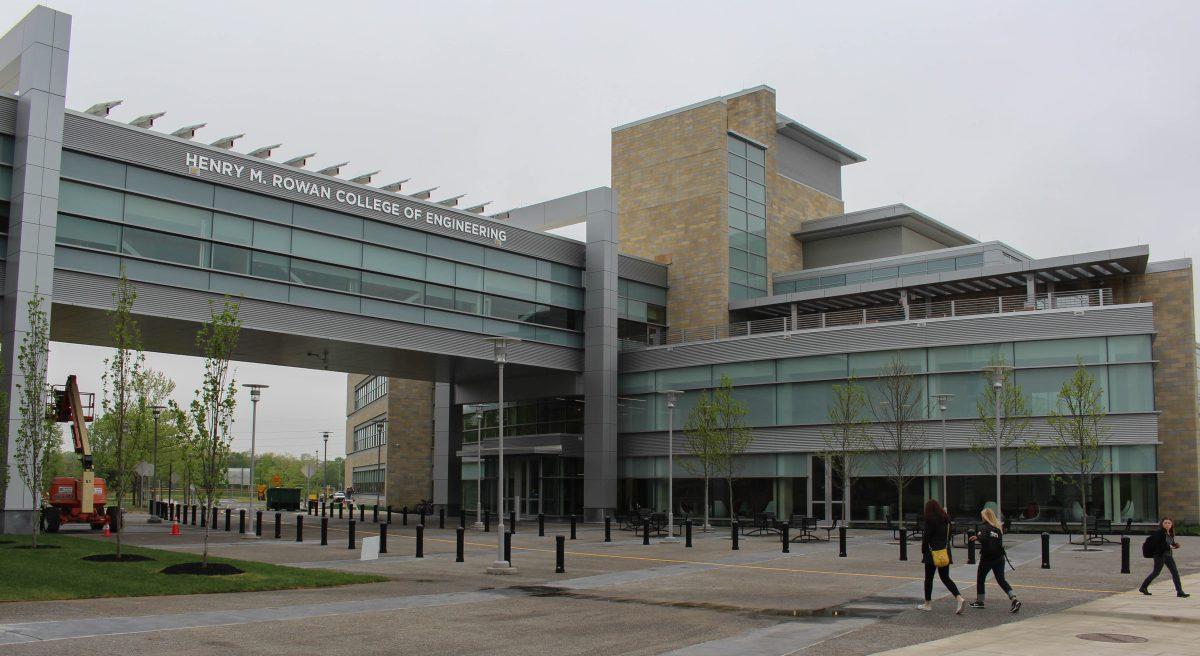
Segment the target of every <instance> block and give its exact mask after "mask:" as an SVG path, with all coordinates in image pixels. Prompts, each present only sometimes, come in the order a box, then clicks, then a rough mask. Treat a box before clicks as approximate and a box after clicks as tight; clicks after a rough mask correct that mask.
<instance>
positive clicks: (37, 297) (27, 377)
mask: <svg viewBox="0 0 1200 656" xmlns="http://www.w3.org/2000/svg"><path fill="white" fill-rule="evenodd" d="M44 303H46V298H45V296H43V295H42V294H41V293H39V292H38V290H37V288H36V287H35V288H34V290H33V295H31V296H30V297H29V301H28V302H27V304H26V317H27V319H28V322H29V326H28V332H26V333H25V335H24V337H22V338H21V345H20V347H19V348H18V350H17V374H18V376H19V379H18V380H19V381H20V382H18V383H17V384H16V385H15V387H16V390H17V395H18V397H17V402H18V403H19V404H20V405H19V406H18V407H17V410H18V415H19V417H18V421H17V439H16V445H15V446H16V449H17V453H16V464H17V474H18V475H19V476H20V477H21V482H23V483H24V484H25V486H26V487H28V488H29V491H30V493H31V494H32V495H33V511H34V515H35V516H34V518H33V522H31V524H32V527H31V532H32V539H33V547H34V548H35V549H36V548H37V546H38V543H37V538H38V530H39V529H40V528H41V524H42V522H41V518H40V517H39V516H38V515H39V514H40V513H41V511H42V490H44V489H45V487H46V483H47V482H48V481H47V480H46V475H47V473H50V471H51V468H52V467H53V464H52V460H53V459H54V457H55V455H56V454H57V453H58V450H59V447H60V446H61V442H62V434H61V433H60V432H59V431H58V430H57V427H56V426H55V425H54V416H53V414H51V412H50V407H49V404H48V403H47V397H48V395H49V392H50V388H49V386H48V385H47V383H46V361H47V359H48V357H49V355H50V317H49V316H48V315H47V314H46V310H45V307H44V305H43V304H44Z"/></svg>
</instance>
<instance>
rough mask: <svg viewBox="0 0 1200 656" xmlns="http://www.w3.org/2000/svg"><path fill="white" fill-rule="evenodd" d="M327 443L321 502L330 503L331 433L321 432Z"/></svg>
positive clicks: (322, 473) (322, 472)
mask: <svg viewBox="0 0 1200 656" xmlns="http://www.w3.org/2000/svg"><path fill="white" fill-rule="evenodd" d="M321 439H322V440H323V441H324V442H325V466H324V467H322V468H321V500H322V501H326V502H327V501H329V499H328V497H329V431H321Z"/></svg>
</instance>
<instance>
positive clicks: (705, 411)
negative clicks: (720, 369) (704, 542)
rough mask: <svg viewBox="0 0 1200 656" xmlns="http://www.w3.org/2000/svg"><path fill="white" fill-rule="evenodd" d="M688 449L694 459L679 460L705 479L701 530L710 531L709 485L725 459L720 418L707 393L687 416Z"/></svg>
mask: <svg viewBox="0 0 1200 656" xmlns="http://www.w3.org/2000/svg"><path fill="white" fill-rule="evenodd" d="M684 435H685V436H686V437H685V440H686V441H685V448H686V449H687V452H688V453H689V454H691V456H692V457H691V458H682V459H680V461H679V462H680V464H681V465H682V466H683V468H684V469H685V470H687V471H688V473H690V474H692V475H694V476H701V477H703V478H704V525H703V526H702V527H701V530H703V531H708V530H709V529H710V528H712V526H711V525H710V524H709V521H708V514H709V507H710V504H709V499H708V497H709V490H710V489H711V484H710V481H711V480H712V479H713V478H714V477H715V476H716V475H717V471H718V467H717V463H718V461H719V460H720V459H721V457H722V451H721V449H720V445H719V443H720V436H719V435H718V430H717V415H716V412H715V408H714V406H713V404H712V401H711V400H710V399H709V394H708V392H707V391H704V392H701V393H700V399H699V401H697V402H696V405H695V406H693V407H692V410H691V412H689V413H688V417H687V422H685V424H684Z"/></svg>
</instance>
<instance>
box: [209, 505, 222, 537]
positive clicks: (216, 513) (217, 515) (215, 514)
mask: <svg viewBox="0 0 1200 656" xmlns="http://www.w3.org/2000/svg"><path fill="white" fill-rule="evenodd" d="M212 511H213V512H212V521H211V522H209V524H208V526H209V528H211V529H212V530H214V531H215V530H217V520H218V519H219V518H220V516H221V513H220V511H219V510H218V509H217V507H216V506H213V509H212Z"/></svg>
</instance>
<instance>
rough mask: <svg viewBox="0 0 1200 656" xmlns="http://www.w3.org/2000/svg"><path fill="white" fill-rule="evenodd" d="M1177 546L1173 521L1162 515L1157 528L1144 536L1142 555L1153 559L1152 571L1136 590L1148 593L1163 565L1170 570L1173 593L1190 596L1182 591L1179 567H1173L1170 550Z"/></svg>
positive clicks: (1173, 558)
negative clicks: (1173, 584)
mask: <svg viewBox="0 0 1200 656" xmlns="http://www.w3.org/2000/svg"><path fill="white" fill-rule="evenodd" d="M1178 548H1179V543H1178V542H1176V541H1175V522H1174V521H1173V520H1172V519H1171V518H1170V517H1163V519H1162V521H1161V522H1159V523H1158V529H1157V530H1155V531H1154V532H1153V533H1151V534H1150V537H1148V538H1146V542H1145V543H1144V544H1143V545H1142V555H1143V556H1145V557H1147V558H1153V559H1154V571H1152V572H1150V576H1147V577H1146V580H1145V581H1142V587H1140V588H1138V592H1141V593H1142V594H1144V595H1148V594H1150V590H1148V588H1149V587H1150V584H1151V583H1153V582H1154V579H1155V578H1157V577H1158V575H1159V574H1160V573H1162V568H1163V565H1166V566H1167V569H1169V570H1171V580H1173V581H1174V582H1175V593H1176V595H1177V596H1180V597H1190V596H1191V595H1189V594H1188V593H1186V592H1184V591H1183V583H1182V582H1181V581H1180V580H1179V568H1177V567H1175V556H1173V555H1172V554H1171V551H1172V550H1174V549H1178Z"/></svg>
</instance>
